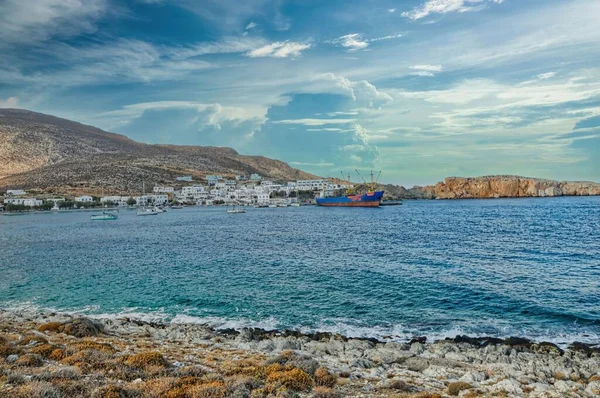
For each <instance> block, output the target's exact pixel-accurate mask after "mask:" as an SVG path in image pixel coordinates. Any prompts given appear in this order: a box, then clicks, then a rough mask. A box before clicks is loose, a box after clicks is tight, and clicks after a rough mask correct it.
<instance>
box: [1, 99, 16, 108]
mask: <svg viewBox="0 0 600 398" xmlns="http://www.w3.org/2000/svg"><path fill="white" fill-rule="evenodd" d="M18 107H19V98H17V97H9V98H7V99H5V100H2V99H0V108H18Z"/></svg>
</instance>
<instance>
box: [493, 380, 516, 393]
mask: <svg viewBox="0 0 600 398" xmlns="http://www.w3.org/2000/svg"><path fill="white" fill-rule="evenodd" d="M492 391H493V392H496V393H499V392H507V393H509V394H514V395H522V394H523V389H522V388H521V384H519V382H518V381H516V380H513V379H505V380H502V381H501V382H499V383H497V384H495V385H494V386H492Z"/></svg>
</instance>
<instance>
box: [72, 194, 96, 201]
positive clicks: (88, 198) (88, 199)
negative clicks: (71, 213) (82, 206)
mask: <svg viewBox="0 0 600 398" xmlns="http://www.w3.org/2000/svg"><path fill="white" fill-rule="evenodd" d="M93 200H94V198H92V197H91V196H89V195H83V196H78V197H76V198H75V202H92V201H93Z"/></svg>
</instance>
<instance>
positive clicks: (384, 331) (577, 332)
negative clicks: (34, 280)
mask: <svg viewBox="0 0 600 398" xmlns="http://www.w3.org/2000/svg"><path fill="white" fill-rule="evenodd" d="M3 307H4V309H5V310H7V311H10V312H16V313H19V314H22V315H26V316H28V317H31V318H35V317H36V315H39V314H40V313H46V314H47V313H48V312H52V313H56V314H57V315H71V316H87V317H90V318H94V319H111V320H114V319H123V318H129V319H134V320H139V321H143V322H153V323H166V324H169V323H171V324H196V325H204V326H209V327H212V328H214V329H234V330H241V329H244V328H260V329H265V330H282V329H289V330H297V331H300V332H302V333H314V332H328V333H333V334H341V335H343V336H346V337H350V338H375V339H378V340H383V341H408V340H410V339H412V338H414V337H416V336H425V337H427V341H429V342H433V341H436V340H444V339H446V338H454V337H456V336H458V335H467V336H470V337H483V336H488V337H497V338H506V337H511V336H518V337H523V338H528V339H530V340H533V341H538V342H540V341H547V342H551V343H554V344H556V345H558V346H560V347H567V346H568V345H569V344H571V343H573V342H575V341H579V342H582V343H587V344H600V334H599V333H591V332H589V331H585V330H583V329H581V328H580V327H579V326H578V325H575V324H574V325H573V326H572V330H567V329H565V328H563V329H562V330H545V331H542V330H536V329H530V330H518V329H516V328H513V327H510V326H509V325H507V324H506V323H499V322H497V321H494V320H490V319H485V320H483V319H482V320H479V321H478V322H476V321H472V322H470V323H467V324H465V325H455V326H452V327H449V328H446V329H440V330H431V329H430V328H415V327H410V326H406V325H403V324H400V323H398V324H388V325H373V326H370V325H364V324H362V323H361V322H360V321H357V320H354V319H350V318H335V319H323V320H321V321H320V322H319V323H318V324H316V325H314V326H307V325H287V324H284V323H282V322H281V321H280V320H278V319H277V318H275V317H272V316H271V317H267V318H264V319H258V320H256V319H250V318H247V317H240V318H227V317H216V316H196V315H190V313H193V312H196V311H197V310H195V309H182V310H181V312H180V313H177V314H171V313H169V312H167V311H166V310H165V309H164V308H159V309H155V310H147V309H144V308H139V307H131V308H123V309H121V310H120V311H118V312H101V308H100V307H98V306H86V307H82V308H78V309H72V310H69V309H66V310H65V309H60V310H59V309H56V308H51V307H42V306H39V305H38V304H36V303H35V301H26V302H5V303H4V306H3Z"/></svg>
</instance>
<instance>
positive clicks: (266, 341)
mask: <svg viewBox="0 0 600 398" xmlns="http://www.w3.org/2000/svg"><path fill="white" fill-rule="evenodd" d="M41 325H51V327H50V326H41ZM75 325H79V326H78V327H77V326H75ZM81 325H83V326H84V327H81ZM45 327H48V329H45ZM40 330H43V331H40ZM78 333H79V334H78ZM75 335H77V336H75ZM0 336H3V339H4V341H5V346H7V344H6V342H7V341H12V342H13V343H12V345H11V344H10V343H8V347H9V348H5V349H4V351H3V352H4V354H6V353H8V352H11V351H10V350H11V349H12V348H11V347H14V350H15V352H16V351H19V350H20V351H19V352H20V355H21V356H27V355H38V356H40V354H31V351H35V350H37V351H40V352H41V351H43V350H42V349H41V348H36V347H39V346H40V344H34V343H31V342H30V343H28V344H27V345H25V346H23V345H19V344H18V343H19V341H24V339H26V336H33V337H31V338H39V339H40V340H41V339H44V340H47V341H48V343H44V344H46V345H48V344H51V345H53V347H54V346H56V347H63V346H64V347H65V348H61V349H63V350H66V351H69V350H71V351H73V350H75V352H73V354H72V355H73V356H74V355H80V356H82V357H83V356H86V355H92V353H90V352H84V351H81V350H80V351H77V348H74V349H71V348H69V347H71V346H73V347H77V346H78V344H79V345H81V344H83V343H81V342H82V341H86V342H87V341H93V342H96V343H103V344H110V345H111V347H114V348H115V350H116V352H113V353H112V354H111V357H110V358H108V357H105V356H103V358H104V359H103V361H105V362H106V363H110V364H112V363H113V362H115V361H116V362H119V361H121V360H123V361H128V360H130V358H132V357H131V356H132V355H134V356H135V355H137V354H138V351H148V350H153V352H158V353H159V354H160V355H161V358H164V366H163V368H164V369H162V370H161V372H159V373H160V374H153V373H152V372H150V371H149V370H148V369H146V370H144V372H145V373H143V372H142V373H140V374H139V375H140V376H141V377H136V378H135V379H134V380H127V377H125V376H119V377H120V378H119V377H117V378H115V377H113V375H111V373H110V372H108V373H106V374H104V376H103V379H102V380H103V381H102V383H101V384H102V385H101V386H96V387H94V388H96V389H98V388H100V387H101V388H108V387H107V386H114V388H120V389H123V390H125V391H135V390H136V388H138V387H140V386H144V388H150V384H149V383H156V382H157V381H156V380H158V379H161V380H162V379H163V378H166V377H169V378H170V379H169V380H171V382H173V383H174V381H173V378H174V377H175V378H176V376H174V374H177V372H179V373H181V372H182V369H188V368H191V367H198V366H200V367H202V368H203V369H204V374H205V376H206V377H208V376H207V375H212V376H210V378H211V380H212V379H215V380H219V382H218V383H220V384H219V388H222V390H220V391H221V392H222V393H223V394H224V395H214V396H223V397H225V396H236V397H237V396H240V397H241V396H248V397H258V396H264V397H266V396H276V395H272V394H271V393H273V392H275V391H270V390H269V389H274V390H277V389H280V390H281V391H279V392H280V393H281V394H280V395H279V396H290V397H291V396H306V397H309V396H316V397H329V396H331V397H333V396H340V397H341V396H356V397H380V396H381V397H387V396H399V397H446V396H454V393H456V394H457V395H460V396H469V397H476V396H502V395H504V396H511V397H512V396H515V397H517V396H519V397H520V396H531V397H542V396H544V397H546V396H549V397H553V396H557V397H558V396H565V395H569V394H575V395H574V396H585V397H587V396H590V397H591V396H595V395H596V394H600V347H599V346H590V345H587V344H573V345H571V346H570V347H568V348H566V349H564V350H563V349H561V348H560V347H558V346H557V345H555V344H553V343H544V342H539V343H535V342H532V341H530V340H528V339H524V338H518V337H512V338H508V339H504V340H502V339H497V338H493V337H467V336H457V337H456V338H453V339H446V340H439V341H434V342H427V341H426V339H424V338H414V339H412V340H411V341H408V342H405V343H403V342H394V341H381V340H378V339H371V338H352V337H346V336H342V335H338V334H332V333H326V332H315V333H301V332H297V331H285V330H283V331H277V330H264V329H257V328H245V329H242V330H239V331H238V330H234V329H220V330H219V329H214V328H211V327H208V326H205V325H199V324H190V323H187V324H185V323H181V324H172V323H163V322H146V321H141V320H135V319H129V318H127V317H122V318H111V319H107V318H104V319H103V318H94V319H90V318H82V317H81V315H73V314H65V313H52V312H41V311H31V310H21V311H18V310H4V309H0ZM35 336H37V337H35ZM31 338H30V340H31ZM1 340H2V339H0V342H1ZM86 344H88V343H86ZM89 344H91V343H89ZM89 344H88V345H89ZM88 351H89V350H88ZM69 352H70V351H69ZM79 352H83V353H80V354H78V353H79ZM0 354H1V352H0ZM12 355H19V354H12ZM98 355H99V354H98ZM7 358H8V356H3V355H0V366H1V368H0V372H4V374H5V377H6V380H4V382H2V378H0V396H3V395H2V393H3V392H10V393H11V394H13V396H18V394H17V393H18V391H20V389H23V388H25V387H23V385H27V383H23V384H18V383H17V384H16V385H13V384H11V383H12V382H11V383H9V382H8V381H11V380H13V378H14V377H17V376H11V375H13V374H17V373H19V374H21V373H23V372H29V373H31V374H26V375H24V376H23V377H25V376H31V378H30V379H29V380H37V378H39V377H38V376H36V374H39V373H40V372H42V371H44V372H46V373H47V372H48V371H49V369H54V370H53V371H54V372H56V371H58V370H57V369H59V370H60V369H61V368H64V367H67V366H68V367H69V369H71V370H73V369H72V368H75V369H74V371H75V372H76V373H78V374H80V376H82V377H83V376H86V375H87V373H86V372H87V370H86V366H85V365H84V364H79V365H77V363H78V362H77V361H76V360H75V359H72V360H66V359H65V358H62V359H60V360H53V359H51V358H44V357H41V358H37V357H36V359H39V361H38V362H37V365H39V366H36V367H33V368H32V369H28V368H27V366H25V367H23V366H13V363H9V362H8V360H7ZM123 358H125V359H123ZM208 358H211V359H210V360H209V359H208ZM12 359H15V358H14V357H12ZM15 361H16V362H18V361H19V359H18V358H17V359H15ZM73 361H75V362H73ZM16 362H15V363H16ZM71 362H73V363H75V364H69V363H71ZM159 362H161V361H159ZM161 363H163V362H161ZM167 363H168V365H166V364H167ZM249 363H252V365H248V364H249ZM275 363H277V364H279V365H278V366H280V367H277V366H276V368H277V369H278V370H275V372H280V373H276V374H277V375H278V376H272V375H270V374H267V375H266V376H265V375H264V374H263V373H261V372H263V371H267V370H266V369H270V370H272V369H271V368H269V366H272V365H273V364H275ZM308 364H310V366H308ZM242 365H243V366H242ZM301 365H302V366H304V367H305V369H304V368H302V366H301ZM102 366H104V365H102ZM106 366H108V365H106ZM111 366H112V365H111ZM115 366H116V365H115ZM248 366H250V367H251V368H252V371H251V372H250V370H248V369H246V370H241V368H244V367H248ZM231 368H235V369H237V370H236V371H234V372H233V374H230V373H232V371H230V370H231ZM319 368H322V369H324V370H320V371H319V372H317V373H315V372H316V369H319ZM144 369H145V368H144ZM227 369H230V370H227ZM286 369H287V370H286ZM142 370H143V369H142ZM238 370H239V371H238ZM270 370H269V371H270ZM131 371H132V372H133V370H131ZM138 371H139V369H138ZM246 371H248V372H250V373H252V374H253V377H254V378H255V379H256V378H259V377H258V376H257V375H259V374H260V375H261V376H260V377H262V379H260V380H259V381H256V383H258V384H257V385H255V386H254V387H256V388H250V389H249V391H247V392H248V394H245V393H243V394H242V393H239V391H237V390H236V388H237V387H234V386H233V384H232V383H233V381H232V380H233V379H232V378H235V379H236V380H238V379H239V378H240V377H242V376H243V375H245V376H248V375H247V374H245V372H246ZM267 372H268V371H267ZM281 372H283V373H281ZM285 372H288V373H289V372H295V373H294V374H296V375H302V376H303V377H304V379H303V380H304V381H305V384H302V385H297V384H295V383H292V382H289V383H288V384H286V383H287V382H283V381H281V380H283V379H279V378H278V377H280V378H282V377H284V376H283V374H284V373H285ZM7 373H8V374H7ZM171 373H173V374H171ZM254 373H256V374H254ZM288 373H285V374H286V375H288V376H289V375H290V374H291V373H289V374H288ZM136 374H137V373H136ZM165 375H166V376H165ZM319 375H321V376H323V377H325V376H327V377H325V379H327V380H329V384H327V383H326V384H327V385H321V384H322V383H324V382H323V380H320V379H319V377H320V376H319ZM1 376H2V373H0V377H1ZM263 376H264V377H263ZM86 377H87V376H86ZM203 377H204V376H203ZM138 379H140V380H138ZM275 379H277V382H276V381H275ZM334 379H335V380H336V382H335V383H333V384H332V381H333V380H334ZM136 380H137V381H136ZM163 381H164V382H165V383H166V381H165V380H163ZM198 383H200V381H198ZM261 383H262V384H261ZM281 383H283V384H281ZM213 384H214V382H213ZM202 385H204V384H202ZM46 387H48V388H50V386H46ZM213 387H215V388H216V385H213ZM238 387H239V386H238ZM292 387H293V388H292ZM317 387H323V388H317ZM198 388H200V387H198ZM202 388H204V387H202ZM245 388H246V390H248V386H247V385H246V387H245ZM294 388H299V389H297V390H294ZM457 388H458V389H459V390H458V391H455V390H456V389H457ZM461 389H462V392H461ZM255 390H256V392H255ZM267 390H269V391H270V392H269V391H267ZM283 390H285V391H283ZM225 391H227V393H225ZM238 393H239V394H238ZM15 394H16V395H15ZM190 394H191V393H190ZM236 394H237V395H236ZM240 394H241V395H240ZM269 394H271V395H269ZM285 394H288V395H285ZM294 394H297V395H294ZM319 394H321V395H319ZM390 394H392V395H390ZM393 394H399V395H393ZM469 394H471V395H469ZM133 396H135V395H133ZM182 396H183V397H187V396H193V395H185V394H184V395H182ZM198 396H200V395H198ZM205 396H209V397H210V396H213V395H205Z"/></svg>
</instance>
